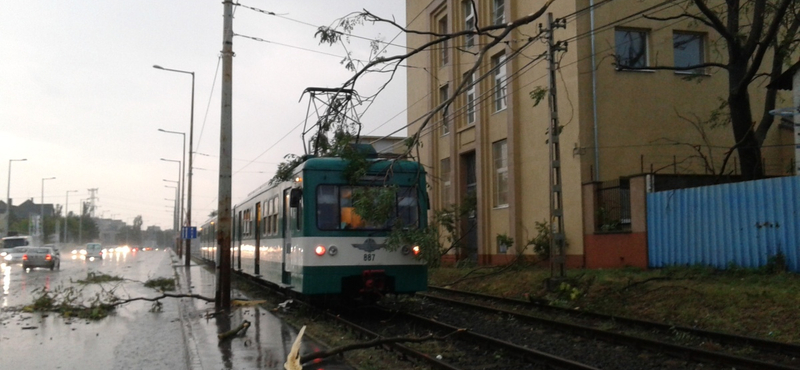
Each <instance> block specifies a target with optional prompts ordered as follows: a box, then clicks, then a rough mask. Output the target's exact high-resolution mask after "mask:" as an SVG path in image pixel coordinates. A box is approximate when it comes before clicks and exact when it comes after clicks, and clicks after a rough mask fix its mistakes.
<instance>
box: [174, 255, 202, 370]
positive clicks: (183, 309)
mask: <svg viewBox="0 0 800 370" xmlns="http://www.w3.org/2000/svg"><path fill="white" fill-rule="evenodd" d="M173 257H177V255H176V254H175V251H173V250H172V249H170V260H171V261H172V269H173V272H174V274H175V281H176V283H178V287H179V291H178V292H179V293H180V294H188V292H187V289H186V276H185V275H184V274H182V273H181V272H180V270H179V269H178V265H179V263H180V259H178V260H175V259H173ZM186 305H187V300H186V298H181V299H180V301H179V302H178V317H179V318H180V320H181V331H182V332H183V344H184V349H185V351H184V358H185V359H186V368H187V369H188V370H203V364H202V362H201V361H200V354H199V351H198V349H197V340H196V339H195V337H194V332H193V331H192V320H191V317H190V315H189V313H190V312H192V311H193V310H192V309H191V308H189V307H187V306H186Z"/></svg>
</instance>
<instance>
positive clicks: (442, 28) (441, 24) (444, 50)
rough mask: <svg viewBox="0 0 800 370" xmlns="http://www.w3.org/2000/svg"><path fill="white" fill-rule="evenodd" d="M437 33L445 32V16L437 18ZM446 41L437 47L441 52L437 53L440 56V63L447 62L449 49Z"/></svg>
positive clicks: (444, 63)
mask: <svg viewBox="0 0 800 370" xmlns="http://www.w3.org/2000/svg"><path fill="white" fill-rule="evenodd" d="M439 33H440V34H442V35H444V34H447V17H442V19H439ZM448 41H449V40H444V42H442V43H441V44H439V45H440V46H439V47H441V48H442V49H441V50H442V52H441V53H440V54H439V56H440V58H441V59H442V65H446V64H447V58H448V53H449V51H450V50H449V45H448Z"/></svg>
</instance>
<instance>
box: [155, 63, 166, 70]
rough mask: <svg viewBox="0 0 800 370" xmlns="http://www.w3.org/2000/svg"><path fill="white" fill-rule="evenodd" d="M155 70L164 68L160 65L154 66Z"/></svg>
mask: <svg viewBox="0 0 800 370" xmlns="http://www.w3.org/2000/svg"><path fill="white" fill-rule="evenodd" d="M153 68H155V69H164V67H162V66H160V65H158V64H154V65H153Z"/></svg>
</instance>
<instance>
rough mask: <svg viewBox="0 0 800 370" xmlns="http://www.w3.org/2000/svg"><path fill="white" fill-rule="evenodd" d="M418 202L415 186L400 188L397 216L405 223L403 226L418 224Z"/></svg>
mask: <svg viewBox="0 0 800 370" xmlns="http://www.w3.org/2000/svg"><path fill="white" fill-rule="evenodd" d="M418 204H419V201H418V200H417V192H416V189H415V188H400V189H399V190H398V192H397V217H398V219H399V220H400V221H401V222H402V223H403V225H402V226H416V225H417V224H418V221H419V220H418V215H419V210H418V209H417V205H418Z"/></svg>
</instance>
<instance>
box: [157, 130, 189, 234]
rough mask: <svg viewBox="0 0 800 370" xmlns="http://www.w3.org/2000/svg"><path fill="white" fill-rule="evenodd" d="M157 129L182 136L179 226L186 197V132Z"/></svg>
mask: <svg viewBox="0 0 800 370" xmlns="http://www.w3.org/2000/svg"><path fill="white" fill-rule="evenodd" d="M158 131H161V132H165V133H168V134H176V135H178V134H180V135H182V136H183V150H182V153H183V161H182V162H181V172H180V173H181V174H180V179H181V184H180V190H181V195H180V198H179V199H180V202H179V204H180V205H179V207H178V209H179V210H180V218H178V226H180V225H181V222H183V209H184V206H185V203H184V202H185V199H186V198H185V194H186V193H185V192H184V189H185V188H186V133H185V132H179V131H169V130H164V129H158ZM162 160H166V159H163V158H162ZM178 229H179V228H176V229H175V230H178ZM178 236H180V231H179V232H178ZM181 243H183V241H181Z"/></svg>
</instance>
